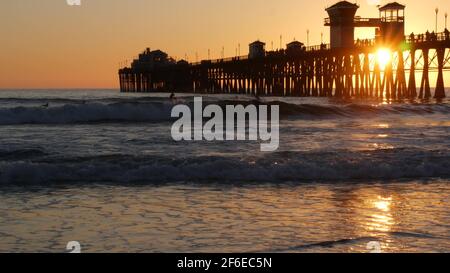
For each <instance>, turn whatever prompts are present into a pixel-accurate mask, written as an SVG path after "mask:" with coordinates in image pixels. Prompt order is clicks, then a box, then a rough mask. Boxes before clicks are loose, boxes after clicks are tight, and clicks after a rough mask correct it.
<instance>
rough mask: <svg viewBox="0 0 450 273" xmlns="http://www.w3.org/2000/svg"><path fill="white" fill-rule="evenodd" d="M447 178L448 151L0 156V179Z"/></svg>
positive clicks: (449, 175)
mask: <svg viewBox="0 0 450 273" xmlns="http://www.w3.org/2000/svg"><path fill="white" fill-rule="evenodd" d="M438 177H440V178H450V158H449V154H448V152H447V151H418V150H412V151H410V150H406V149H405V150H380V151H367V152H358V153H357V152H348V151H347V152H342V153H340V152H334V153H333V152H329V153H326V152H316V153H312V152H311V153H299V152H281V153H274V154H271V155H268V156H266V157H262V158H245V159H242V158H235V157H220V156H215V157H212V156H203V157H187V158H179V159H173V158H170V157H155V156H144V155H142V156H134V155H120V154H119V155H105V156H94V157H69V158H67V157H66V158H61V157H51V156H50V157H43V158H41V159H39V160H27V161H25V160H16V161H11V160H9V161H3V162H0V181H1V183H25V184H26V183H48V182H91V181H92V182H113V183H140V182H144V183H165V182H195V183H197V182H198V183H202V182H217V183H228V182H231V183H251V182H269V183H276V182H302V181H353V180H364V181H367V180H394V179H407V178H408V179H409V178H414V179H420V178H438Z"/></svg>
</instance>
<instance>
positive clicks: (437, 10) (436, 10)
mask: <svg viewBox="0 0 450 273" xmlns="http://www.w3.org/2000/svg"><path fill="white" fill-rule="evenodd" d="M434 11H435V12H436V32H435V33H437V32H438V14H439V8H436V9H435V10H434Z"/></svg>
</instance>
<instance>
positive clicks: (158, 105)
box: [0, 98, 450, 125]
mask: <svg viewBox="0 0 450 273" xmlns="http://www.w3.org/2000/svg"><path fill="white" fill-rule="evenodd" d="M43 102H44V101H40V103H43ZM47 103H48V102H47ZM52 103H57V102H52ZM63 103H68V104H62V105H56V106H53V105H52V104H50V106H49V107H47V105H45V106H23V105H21V106H18V107H13V108H0V125H20V124H74V123H100V122H165V121H170V120H172V119H171V117H170V113H171V110H172V107H173V106H174V105H173V104H172V103H170V102H168V101H167V100H162V99H159V100H158V99H154V98H152V99H143V100H142V99H140V100H139V101H136V100H125V101H121V102H112V103H111V102H109V103H107V102H106V101H103V102H101V101H98V102H94V103H85V102H84V101H80V100H78V101H66V100H65V101H63ZM208 103H211V102H206V103H204V104H205V105H206V104H208ZM214 103H217V104H219V105H220V106H221V107H222V108H223V109H225V106H226V105H237V104H241V105H244V106H247V105H249V104H260V103H259V102H256V101H253V102H252V101H219V102H214ZM268 104H269V105H279V106H280V115H281V118H290V117H292V118H300V119H301V118H305V119H312V118H354V117H361V116H364V117H371V116H375V117H376V116H381V115H397V114H410V115H425V114H449V113H450V104H396V105H366V104H356V103H349V104H337V105H319V104H318V105H313V104H290V103H285V102H271V103H268ZM188 105H189V106H190V107H191V109H193V104H192V102H189V103H188Z"/></svg>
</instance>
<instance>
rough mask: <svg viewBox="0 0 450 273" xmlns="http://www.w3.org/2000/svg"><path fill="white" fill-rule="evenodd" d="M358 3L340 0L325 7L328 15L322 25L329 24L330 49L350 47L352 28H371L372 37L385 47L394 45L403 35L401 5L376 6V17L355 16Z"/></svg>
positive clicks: (403, 16) (403, 19)
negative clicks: (373, 31)
mask: <svg viewBox="0 0 450 273" xmlns="http://www.w3.org/2000/svg"><path fill="white" fill-rule="evenodd" d="M358 9H359V6H358V5H356V4H353V3H350V2H347V1H341V2H339V3H337V4H334V5H333V6H331V7H329V8H327V9H326V11H327V12H328V15H329V18H326V19H325V26H329V27H330V39H331V48H351V47H353V46H354V40H355V28H357V27H359V28H374V29H375V39H376V40H377V41H378V42H381V43H384V44H385V45H386V46H398V45H399V44H401V43H402V42H403V41H404V37H405V6H404V5H401V4H399V3H397V2H393V3H389V4H386V5H384V6H382V7H380V8H379V13H380V16H379V18H362V17H360V16H356V12H357V10H358Z"/></svg>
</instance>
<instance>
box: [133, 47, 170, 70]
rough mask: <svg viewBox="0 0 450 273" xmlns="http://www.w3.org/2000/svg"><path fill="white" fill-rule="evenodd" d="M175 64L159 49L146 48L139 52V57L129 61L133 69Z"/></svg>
mask: <svg viewBox="0 0 450 273" xmlns="http://www.w3.org/2000/svg"><path fill="white" fill-rule="evenodd" d="M172 64H175V61H174V60H173V59H172V58H169V55H168V54H167V53H165V52H163V51H161V50H154V51H151V50H150V48H146V49H145V51H144V52H142V53H141V54H139V57H138V58H137V59H135V60H133V62H132V63H131V68H133V69H154V68H158V67H164V66H168V65H172Z"/></svg>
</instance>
